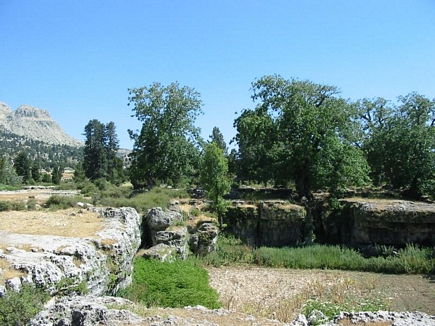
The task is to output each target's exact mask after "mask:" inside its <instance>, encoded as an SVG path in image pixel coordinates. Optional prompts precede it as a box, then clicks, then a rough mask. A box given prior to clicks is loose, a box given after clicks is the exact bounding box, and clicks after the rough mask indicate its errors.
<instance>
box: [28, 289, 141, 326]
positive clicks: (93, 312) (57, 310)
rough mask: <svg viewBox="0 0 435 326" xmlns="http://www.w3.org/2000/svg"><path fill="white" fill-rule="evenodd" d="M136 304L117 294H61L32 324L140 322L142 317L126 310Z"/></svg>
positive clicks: (91, 325)
mask: <svg viewBox="0 0 435 326" xmlns="http://www.w3.org/2000/svg"><path fill="white" fill-rule="evenodd" d="M133 307H134V304H133V303H132V302H131V301H129V300H125V299H122V298H115V297H97V296H81V297H80V296H78V297H62V298H60V299H59V300H57V301H55V302H53V303H52V304H50V305H49V306H48V307H46V309H45V310H43V311H41V312H40V313H39V314H38V315H36V316H35V317H34V318H32V320H31V321H30V323H29V325H31V326H55V325H62V326H73V325H80V326H94V325H127V324H128V325H141V323H142V321H143V318H141V317H139V316H138V315H136V314H134V313H132V312H131V311H129V310H127V309H128V308H130V309H131V308H133Z"/></svg>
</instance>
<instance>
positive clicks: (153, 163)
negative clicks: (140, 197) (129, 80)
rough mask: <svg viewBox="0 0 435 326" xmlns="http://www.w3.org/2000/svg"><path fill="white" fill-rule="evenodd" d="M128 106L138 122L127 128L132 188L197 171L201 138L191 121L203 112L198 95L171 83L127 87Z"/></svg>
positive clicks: (171, 180)
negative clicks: (139, 123)
mask: <svg viewBox="0 0 435 326" xmlns="http://www.w3.org/2000/svg"><path fill="white" fill-rule="evenodd" d="M129 95H130V96H129V98H128V99H129V105H132V106H133V112H134V115H133V116H135V117H136V118H137V119H138V120H139V121H140V122H141V123H142V127H141V129H140V130H136V131H132V130H129V134H130V138H131V139H132V140H133V141H134V145H133V151H132V153H131V154H130V156H131V166H130V179H131V182H132V184H133V186H134V188H135V189H140V188H145V187H147V188H149V189H150V188H152V187H153V186H154V185H155V184H156V182H157V181H161V182H173V183H175V184H176V183H178V182H180V181H182V179H183V178H186V177H187V178H188V177H191V176H192V175H193V174H194V173H195V172H196V171H198V168H199V164H200V151H199V148H200V146H201V144H202V142H203V141H202V139H201V138H200V136H199V131H200V130H199V128H197V127H195V125H194V123H195V120H196V118H197V117H198V115H200V114H202V110H201V106H202V102H201V100H200V94H199V93H198V92H196V91H195V90H194V89H193V88H190V87H187V86H183V87H180V85H179V84H178V83H172V84H170V85H168V86H163V85H161V84H160V83H153V84H152V85H151V86H149V87H140V88H132V89H129Z"/></svg>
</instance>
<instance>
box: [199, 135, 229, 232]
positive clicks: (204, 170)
mask: <svg viewBox="0 0 435 326" xmlns="http://www.w3.org/2000/svg"><path fill="white" fill-rule="evenodd" d="M200 183H201V187H202V188H204V189H205V190H206V192H207V198H208V199H210V200H211V201H212V203H211V206H212V208H213V209H214V210H215V211H216V212H217V214H218V216H219V217H220V219H221V220H220V221H221V222H220V223H221V226H222V217H223V214H224V213H225V211H226V203H225V200H224V198H223V196H224V195H225V194H226V193H228V191H230V184H231V183H230V179H229V177H228V160H227V158H226V157H225V154H224V152H223V150H222V148H221V147H220V146H219V145H218V144H217V143H215V142H211V143H209V144H207V145H206V147H205V151H204V156H203V158H202V162H201V173H200Z"/></svg>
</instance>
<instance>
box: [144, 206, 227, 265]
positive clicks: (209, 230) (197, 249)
mask: <svg viewBox="0 0 435 326" xmlns="http://www.w3.org/2000/svg"><path fill="white" fill-rule="evenodd" d="M179 211H180V210H179V208H178V206H177V205H175V204H174V205H172V208H171V210H163V209H162V208H160V207H155V208H152V209H150V210H149V212H148V214H147V215H146V216H145V217H144V219H143V227H142V229H143V238H142V243H143V244H144V245H145V246H146V247H148V250H147V251H146V252H145V253H144V255H143V256H144V257H146V258H154V259H159V260H161V261H172V260H174V259H175V257H179V258H181V259H186V258H187V256H188V253H189V249H190V251H192V252H193V253H198V254H205V253H209V252H212V251H213V250H215V247H216V242H217V238H218V233H219V232H218V228H217V227H216V226H215V225H214V224H212V223H203V224H202V225H200V226H199V227H198V228H192V227H186V226H185V225H184V222H183V215H182V214H181V213H179Z"/></svg>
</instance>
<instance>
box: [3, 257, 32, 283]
mask: <svg viewBox="0 0 435 326" xmlns="http://www.w3.org/2000/svg"><path fill="white" fill-rule="evenodd" d="M0 269H1V273H0V285H4V284H5V281H6V280H9V279H11V278H14V277H21V276H25V275H26V273H24V272H22V271H19V270H16V269H15V268H13V266H12V265H11V264H10V263H9V262H8V261H7V260H6V259H4V258H0Z"/></svg>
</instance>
